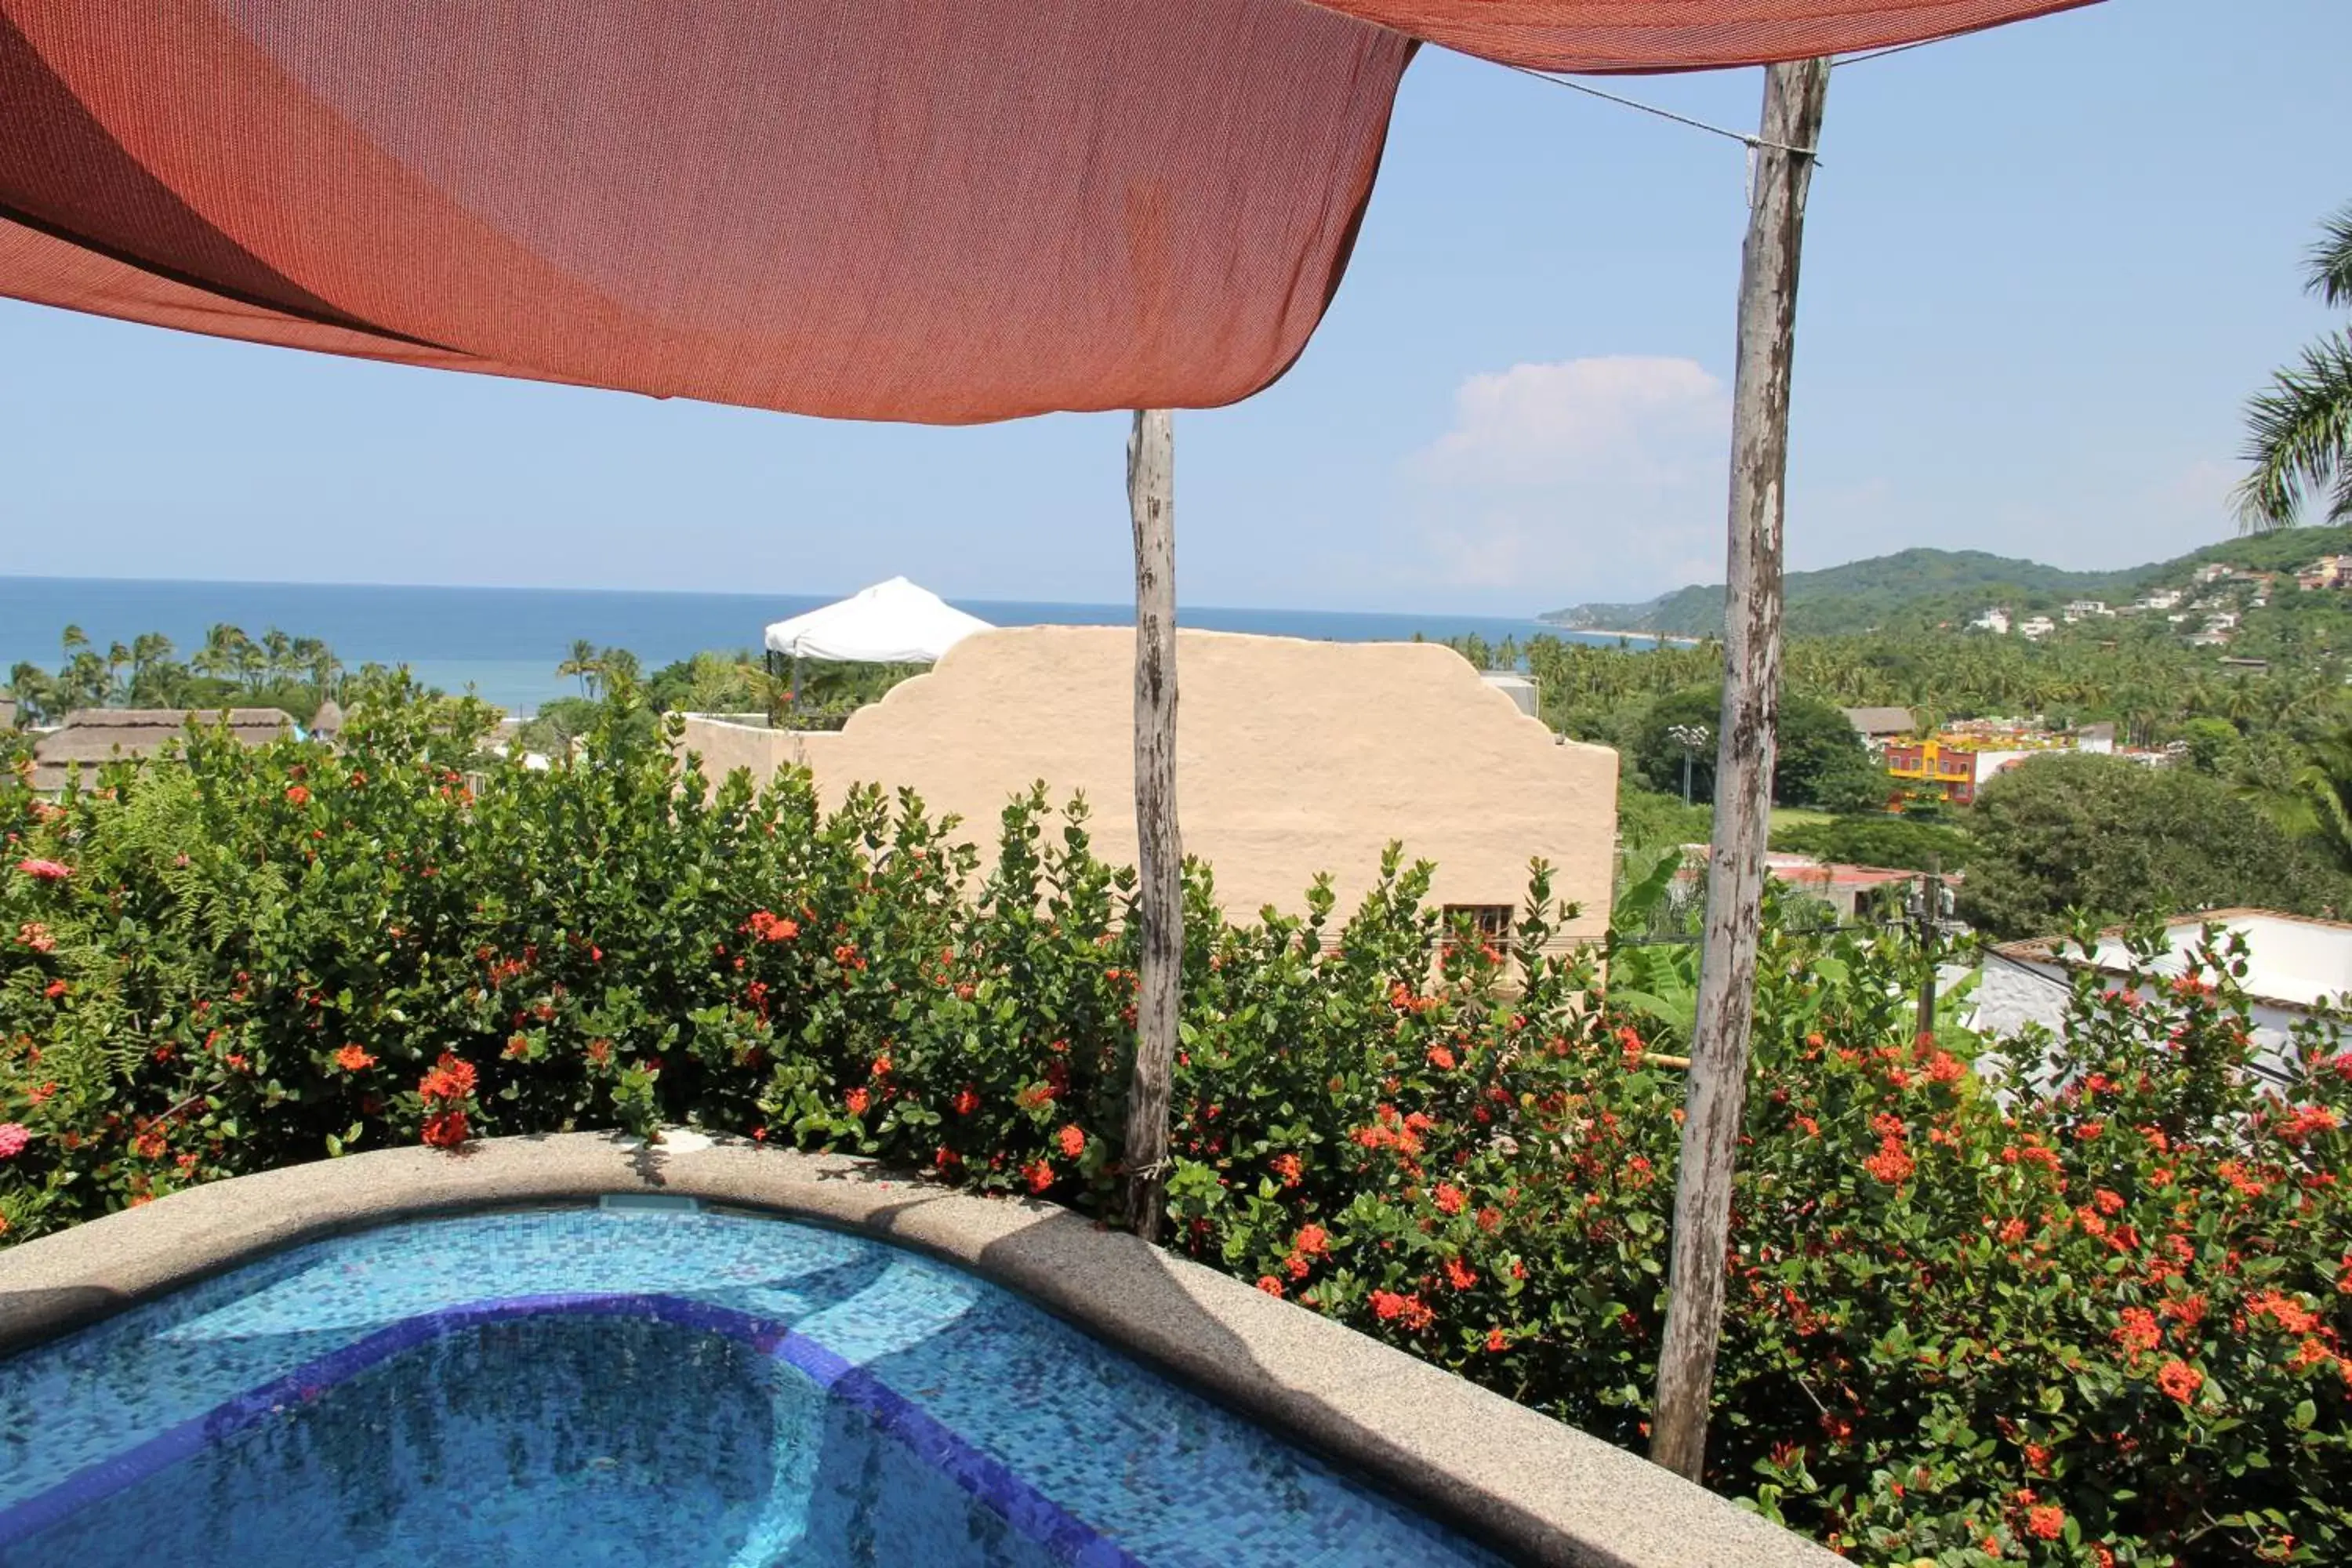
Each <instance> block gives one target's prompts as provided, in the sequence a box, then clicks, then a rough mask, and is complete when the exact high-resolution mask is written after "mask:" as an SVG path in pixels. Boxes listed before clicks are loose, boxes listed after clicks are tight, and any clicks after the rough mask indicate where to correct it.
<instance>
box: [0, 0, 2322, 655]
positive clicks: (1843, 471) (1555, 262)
mask: <svg viewBox="0 0 2352 1568" xmlns="http://www.w3.org/2000/svg"><path fill="white" fill-rule="evenodd" d="M2347 59H2352V5H2347V4H2345V0H2241V3H2239V4H2235V5H2216V4H2214V0H2108V3H2107V4H2105V5H2097V6H2094V7H2091V8H2090V9H2088V10H2084V11H2078V12H2074V13H2071V14H2067V15H2063V16H2056V17H2052V18H2047V19H2045V20H2042V21H2039V22H2034V23H2029V24H2025V25H2023V26H2016V27H2012V28H2009V29H2005V30H2002V31H2000V32H1996V33H1991V34H1985V35H1979V36H1977V37H1969V38H1962V39H1958V40H1954V41H1952V42H1949V43H1946V44H1940V45H1937V46H1934V47H1927V48H1923V49H1917V50H1914V51H1911V52H1909V53H1906V54H1902V55H1897V56H1894V57H1891V58H1885V59H1880V60H1873V61H1867V62H1864V63H1861V64H1858V65H1855V66H1853V67H1852V68H1848V69H1844V70H1842V71H1841V72H1839V73H1838V74H1837V75H1836V76H1835V77H1834V78H1833V79H1832V85H1831V89H1830V99H1829V113H1828V132H1827V134H1826V136H1825V138H1824V142H1823V158H1824V166H1823V167H1822V171H1821V173H1820V174H1818V175H1817V176H1816V178H1815V181H1814V184H1813V193H1812V207H1811V226H1810V230H1809V233H1808V236H1807V246H1806V257H1805V268H1804V278H1803V289H1802V296H1801V310H1800V321H1799V341H1798V353H1797V382H1796V391H1795V408H1796V412H1795V427H1794V433H1793V439H1794V458H1793V460H1792V467H1791V474H1790V526H1789V549H1790V563H1791V564H1792V565H1794V566H1797V567H1808V566H1820V565H1828V564H1832V563H1836V562H1839V561H1843V560H1849V559H1853V558H1854V557H1857V556H1861V555H1868V554H1876V553H1881V552H1885V551H1888V550H1894V549H1899V548H1902V547H1904V546H1906V545H1913V544H1934V545H1943V546H1947V547H1952V548H1961V547H1975V548H1981V549H1987V550H1993V551H1998V552H2004V553H2013V554H2024V555H2031V556H2034V557H2036V558H2039V559H2042V560H2044V561H2049V562H2052V563H2057V564H2061V565H2068V566H2100V565H2120V564H2125V563H2134V562H2138V561H2143V560H2147V559H2149V558H2152V557H2156V556H2160V555H2166V554H2171V553H2175V552H2179V551H2181V550H2185V549H2188V548H2190V547H2193V546H2194V545H2197V544H2200V543H2203V542H2209V541H2210V540H2212V539H2215V538H2219V537H2221V536H2222V535H2223V534H2224V533H2226V532H2227V531H2229V528H2230V522H2229V520H2228V517H2227V514H2226V510H2225V508H2224V505H2223V499H2222V498H2223V492H2224V491H2225V490H2226V489H2227V487H2228V484H2229V482H2230V480H2231V478H2232V477H2233V476H2234V474H2235V472H2236V464H2235V453H2236V451H2237V448H2238V445H2239V430H2238V411H2239V408H2240V406H2241V405H2242V401H2243V399H2244V397H2245V395H2247V394H2248V393H2249V392H2250V391H2252V389H2253V388H2254V387H2255V386H2256V385H2257V384H2259V383H2260V381H2261V380H2262V378H2263V376H2264V375H2265V374H2266V373H2267V372H2268V371H2269V369H2270V368H2271V367H2273V365H2275V364H2277V363H2282V362H2283V361H2284V359H2285V358H2286V357H2287V356H2288V355H2290V354H2291V353H2293V352H2294V350H2295V348H2296V347H2297V345H2299V344H2300V343H2301V342H2303V341H2305V339H2307V338H2309V337H2311V336H2313V335H2315V333H2316V332H2318V331H2321V330H2323V329H2324V328H2325V327H2326V325H2327V324H2328V318H2327V314H2326V312H2325V311H2323V310H2322V309H2321V308H2320V307H2319V306H2318V305H2317V304H2316V303H2315V302H2314V301H2312V300H2308V299H2306V298H2305V297H2304V296H2303V295H2302V294H2301V293H2300V291H2299V276H2298V266H2299V262H2300V258H2301V257H2302V255H2303V253H2304V251H2305V248H2306V247H2307V246H2308V245H2309V243H2310V240H2311V238H2312V237H2313V234H2314V232H2315V225H2316V224H2317V222H2318V220H2319V219H2320V218H2321V217H2322V216H2324V215H2325V214H2326V213H2327V212H2329V211H2330V210H2332V209H2333V208H2335V207H2336V206H2337V205H2340V204H2342V203H2344V202H2346V201H2347V200H2352V93H2347V92H2346V91H2345V90H2344V80H2343V63H2344V62H2345V61H2346V60H2347ZM1607 85H1610V86H1612V88H1613V89H1616V90H1620V91H1625V92H1629V93H1631V94H1633V95H1635V96H1639V97H1643V98H1645V99H1647V100H1652V101H1654V102H1658V103H1661V104H1665V105H1670V106H1672V107H1674V108H1675V109H1677V110H1683V111H1685V112H1687V113H1691V114H1695V115H1697V116H1700V117H1702V118H1706V119H1708V120H1712V121H1717V122H1718V123H1721V124H1726V125H1730V126H1734V127H1747V126H1749V125H1751V124H1752V123H1753V122H1754V120H1755V116H1756V111H1757V105H1758V99H1759V76H1758V73H1756V72H1753V71H1741V72H1727V73H1720V74H1716V75H1709V76H1704V77H1685V78H1671V79H1630V80H1624V81H1618V82H1612V83H1610V84H1607ZM1743 181H1744V153H1742V151H1741V149H1740V148H1738V146H1736V145H1734V144H1732V143H1729V142H1721V141H1717V140H1716V139H1714V138H1711V137H1707V136H1705V135H1702V134H1700V133H1698V132H1693V131H1689V130H1685V129H1683V128H1681V127H1678V126H1674V125H1669V124H1666V123H1664V122H1661V121H1653V120H1649V119H1646V118H1644V117H1642V116H1638V115H1635V114H1633V113H1632V112H1630V111H1628V110H1622V109H1619V108H1615V107H1612V106H1610V105H1606V104H1601V103H1597V102H1594V101H1592V100H1588V99H1586V98H1584V97H1582V96H1580V95H1579V94H1576V93H1572V92H1570V91H1568V90H1565V89H1561V88H1559V87H1556V86H1552V85H1549V84H1547V83H1544V82H1540V81H1537V80H1533V79H1528V78H1527V77H1524V76H1519V75H1516V74H1513V73H1510V72H1507V71H1504V70H1501V69H1499V68H1495V67H1491V66H1486V65H1484V64H1481V63H1479V62H1475V61H1472V60H1467V59H1464V58H1458V57H1455V56H1451V55H1448V54H1445V53H1444V52H1442V51H1437V50H1424V51H1423V53H1422V56H1421V58H1419V59H1418V60H1417V61H1416V62H1415V64H1414V65H1413V67H1412V70H1411V71H1410V72H1409V73H1408V74H1407V76H1406V79H1405V83H1404V89H1403V92H1402V98H1401V100H1400V103H1399V107H1398V112H1397V118H1396V124H1395V127H1394V132H1393V134H1392V136H1391V142H1390V149H1389V154H1388V159H1387V162H1386V164H1385V166H1384V168H1383V172H1382V174H1381V185H1380V189H1379V190H1378V192H1377V193H1376V194H1375V195H1374V197H1373V200H1372V206H1371V211H1370V215H1369V217H1368V219H1367V221H1366V223H1365V226H1364V229H1363V234H1362V237H1361V240H1360V244H1359V245H1358V247H1357V250H1356V254H1355V259H1354V262H1353V265H1352V267H1351V268H1350V270H1349V277H1348V279H1347V282H1346V284H1345V285H1344V287H1343V288H1342V289H1341V290H1340V293H1339V299H1338V300H1337V301H1336V303H1335V304H1334V306H1333V309H1332V310H1331V312H1330V314H1329V316H1328V319H1327V320H1326V321H1325V322H1324V325H1323V327H1322V330H1321V331H1320V332H1319V333H1318V336H1317V338H1316V339H1315V341H1314V342H1313V343H1312V344H1311V345H1310V346H1309V347H1308V349H1307V353H1306V354H1305V356H1304V358H1303V359H1302V360H1301V361H1300V363H1298V364H1297V367H1296V368H1294V369H1293V370H1292V372H1291V373H1290V374H1289V375H1288V376H1287V377H1286V378H1285V379H1284V380H1283V381H1282V382H1280V383H1278V384H1276V385H1275V386H1274V387H1273V388H1271V389H1269V390H1268V391H1266V392H1265V393H1264V394H1262V395H1259V396H1257V397H1255V398H1254V399H1251V400H1250V401H1249V402H1247V403H1244V404H1243V405H1238V406H1236V407H1234V408H1230V409H1223V410H1217V411H1212V412H1203V413H1185V414H1181V415H1180V416H1179V417H1178V422H1177V428H1178V437H1177V442H1178V451H1177V538H1178V555H1179V582H1180V584H1181V593H1182V597H1183V598H1184V599H1185V600H1188V601H1190V602H1192V603H1194V604H1202V605H1279V606H1299V607H1315V608H1340V609H1398V610H1419V611H1438V610H1450V611H1459V612H1465V613H1491V614H1498V615H1508V614H1514V613H1521V612H1529V611H1536V610H1540V609H1545V608H1550V607H1554V606H1557V605H1562V604H1567V603H1570V602H1574V601H1578V600H1585V599H1601V598H1633V597H1643V596H1646V595H1650V594H1653V593H1656V592H1659V591H1661V590H1663V589H1665V588H1669V587H1673V586H1675V585H1677V584H1680V583H1683V582H1685V581H1692V580H1698V579H1709V580H1713V579H1719V577H1720V575H1721V571H1720V561H1721V549H1722V546H1721V539H1720V533H1721V526H1722V525H1721V514H1722V510H1723V501H1722V491H1723V479H1722V469H1723V462H1724V446H1725V440H1726V435H1725V428H1726V426H1725V409H1726V406H1727V387H1728V383H1729V380H1730V371H1731V363H1730V350H1731V321H1732V304H1733V293H1734V289H1735V285H1736V280H1737V277H1738V245H1739V237H1740V232H1741V228H1742V225H1743V222H1744V217H1745V213H1744V208H1743V205H1742V185H1743ZM0 430H5V432H6V435H5V448H6V451H7V454H8V469H9V477H8V485H7V494H6V497H5V500H0V507H5V514H0V515H5V525H0V573H5V574H19V573H22V574H61V575H103V576H158V577H175V576H187V577H211V578H231V579H238V578H242V579H269V580H298V581H326V582H374V583H433V584H511V585H546V586H578V587H622V588H629V587H644V588H682V589H695V588H719V589H730V590H757V591H773V592H780V593H782V592H792V593H825V592H831V591H835V590H846V589H849V588H853V587H856V586H857V585H859V584H863V583H866V582H869V581H873V580H876V579H878V578H881V577H885V576H887V575H890V574H894V573H900V572H904V573H907V574H909V575H912V576H914V577H916V578H917V579H918V580H919V581H922V582H925V583H926V584H929V585H930V586H933V587H935V588H937V589H939V590H940V591H941V592H943V593H946V594H949V595H956V596H964V597H972V598H1008V599H1062V600H1084V601H1106V600H1117V599H1120V598H1123V597H1125V596H1126V595H1127V594H1128V593H1129V567H1128V539H1127V518H1126V507H1125V499H1124V494H1123V491H1122V482H1123V481H1122V455H1121V445H1122V442H1123V440H1124V436H1125V421H1124V418H1123V417H1122V416H1057V417H1052V418H1046V419H1039V420H1031V421H1026V422H1023V423H1019V424H1013V425H1003V426H988V427H983V428H979V429H970V430H938V429H925V428H916V427H907V426H858V425H848V424H832V423H824V422H820V421H815V420H807V419H798V418H792V417H787V416H777V415H772V414H761V413H754V412H750V411H745V410H740V409H729V408H719V407H712V406H709V405H696V404H688V403H657V402H654V401H651V400H647V399H644V398H636V397H629V396H624V395H614V394H604V393H595V392H584V391H580V390H577V389H571V388H562V387H551V386H541V385H533V384H522V383H504V382H497V381H491V380H488V379H485V378H479V377H473V376H462V375H447V374H433V373H430V372H424V371H415V370H404V369H398V368H393V367H386V366H378V365H372V364H362V363H353V362H347V361H338V360H333V359H329V358H325V357H321V356H315V355H308V354H300V353H289V352H287V351H282V350H274V349H265V348H257V347H250V346H246V345H239V344H231V343H224V342H209V341H206V340H204V339H200V338H194V337H188V336H184V335H180V334H175V333H170V332H163V331H154V330H152V329H146V328H139V327H131V326H124V325H121V324H117V323H113V322H108V321H97V320H93V319H89V318H83V317H78V316H74V315H70V314H68V313H64V312H59V311H54V310H43V309H39V308H36V307H30V306H24V305H17V304H14V303H8V302H0Z"/></svg>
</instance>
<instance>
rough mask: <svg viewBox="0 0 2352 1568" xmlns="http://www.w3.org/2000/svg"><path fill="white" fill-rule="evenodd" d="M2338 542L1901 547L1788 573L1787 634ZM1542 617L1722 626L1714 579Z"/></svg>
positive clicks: (2073, 594)
mask: <svg viewBox="0 0 2352 1568" xmlns="http://www.w3.org/2000/svg"><path fill="white" fill-rule="evenodd" d="M2347 551H2352V528H2293V529H2283V530H2281V531H2278V532H2275V533H2266V534H2256V535H2254V536H2252V537H2250V538H2244V539H2228V540H2224V541H2222V542H2221V543H2218V544H2209V545H2207V546H2206V547H2205V548H2203V549H2202V550H2198V551H2194V552H2190V553H2189V554H2187V555H2183V556H2180V557H2178V558H2177V559H2175V560H2171V561H2159V562H2152V563H2149V564H2147V565H2145V566H2131V567H2126V568H2123V569H2121V570H2119V571H2112V572H2065V571H2061V570H2060V569H2059V568H2057V567H2055V566H2044V565H2042V563H2040V562H2037V561H2020V560H2016V559H2013V558H2011V557H2009V556H2005V555H1990V554H1987V553H1986V552H1983V551H1981V550H1929V549H1917V550H1904V551H1898V552H1895V554H1893V555H1876V556H1873V557H1871V558H1870V559H1869V560H1867V561H1853V562H1849V563H1846V564H1845V565H1843V566H1831V567H1827V568H1825V569H1823V570H1822V571H1819V572H1791V573H1790V574H1789V576H1788V580H1787V584H1786V593H1787V603H1788V629H1789V631H1790V633H1791V634H1793V635H1797V636H1813V637H1834V636H1838V635H1840V634H1843V633H1849V632H1862V631H1869V630H1872V629H1874V628H1878V627H1887V626H1912V625H1918V624H1922V623H1927V624H1933V623H1936V622H1940V621H1955V622H1958V621H1966V620H1969V619H1971V618H1973V617H1974V616H1976V615H1977V614H1978V613H1979V612H1980V611H1982V610H1983V609H1984V608H1985V607H1986V606H1987V605H2007V606H2008V607H2009V608H2010V609H2011V610H2012V611H2014V612H2016V613H2017V614H2019V615H2030V614H2032V613H2033V612H2035V611H2037V610H2054V609H2055V608H2057V607H2058V606H2059V605H2063V604H2064V603H2065V602H2066V601H2067V600H2069V599H2081V598H2091V599H2109V600H2117V599H2120V600H2129V599H2131V598H2133V597H2135V596H2137V595H2140V594H2143V593H2147V592H2151V591H2153V590H2155V589H2158V588H2167V587H2179V586H2182V585H2183V584H2185V583H2186V582H2187V580H2188V578H2189V575H2190V574H2192V573H2194V572H2195V571H2196V570H2197V568H2199V567H2200V566H2202V565H2204V564H2206V563H2209V562H2220V563H2222V564H2223V565H2227V566H2234V567H2241V568H2243V569H2245V570H2248V571H2257V572H2284V571H2292V570H2294V568H2296V567H2299V566H2302V565H2304V564H2305V563H2308V562H2310V561H2312V560H2313V559H2315V558H2316V557H2318V556H2321V555H2330V554H2336V553H2340V552H2347ZM1542 618H1543V619H1544V620H1547V621H1549V622H1551V623H1553V624H1554V625H1556V626H1592V627H1600V628H1603V629H1606V630H1611V631H1632V632H1664V633H1666V634H1668V635H1670V636H1676V637H1716V636H1720V635H1721V633H1722V631H1723V586H1722V584H1709V585H1707V586H1704V587H1696V586H1694V587H1688V588H1677V589H1675V591H1674V592H1672V593H1670V594H1662V595H1659V596H1658V597H1656V598H1654V599H1652V600H1649V601H1648V602H1646V603H1644V604H1638V605H1601V604H1595V605H1572V606H1570V608H1568V609H1565V610H1554V611H1551V612H1550V613H1549V614H1547V615H1545V616H1543V617H1542Z"/></svg>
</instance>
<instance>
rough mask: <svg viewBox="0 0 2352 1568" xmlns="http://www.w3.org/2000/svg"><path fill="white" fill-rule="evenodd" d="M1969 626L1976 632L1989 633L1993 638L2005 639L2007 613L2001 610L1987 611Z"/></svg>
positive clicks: (2007, 631) (2007, 633)
mask: <svg viewBox="0 0 2352 1568" xmlns="http://www.w3.org/2000/svg"><path fill="white" fill-rule="evenodd" d="M1969 626H1970V627H1971V628H1973V629H1975V630H1977V631H1980V632H1990V633H1992V634H1993V635H1994V636H1995V637H2007V636H2008V635H2009V612H2008V611H2007V610H2001V609H1993V610H1987V611H1986V612H1985V613H1984V614H1983V615H1981V616H1978V617H1977V618H1976V619H1975V620H1973V621H1970V622H1969Z"/></svg>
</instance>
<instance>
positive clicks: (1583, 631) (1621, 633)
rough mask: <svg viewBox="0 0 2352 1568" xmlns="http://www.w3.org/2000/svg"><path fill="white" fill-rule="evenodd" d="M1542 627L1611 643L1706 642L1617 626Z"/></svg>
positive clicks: (1689, 644)
mask: <svg viewBox="0 0 2352 1568" xmlns="http://www.w3.org/2000/svg"><path fill="white" fill-rule="evenodd" d="M1543 626H1544V629H1545V630H1547V631H1550V632H1573V633H1575V634H1576V635H1577V636H1578V637H1599V638H1603V639H1607V640H1612V641H1614V640H1616V639H1619V638H1622V639H1623V640H1624V641H1626V642H1665V643H1673V644H1674V645H1675V646H1676V647H1697V646H1698V645H1699V644H1701V643H1703V642H1705V641H1706V638H1705V637H1685V636H1683V635H1682V634H1681V633H1679V632H1640V631H1627V630H1624V629H1622V628H1621V627H1617V626H1571V625H1570V624H1569V623H1568V622H1566V621H1549V620H1548V621H1545V622H1544V623H1543Z"/></svg>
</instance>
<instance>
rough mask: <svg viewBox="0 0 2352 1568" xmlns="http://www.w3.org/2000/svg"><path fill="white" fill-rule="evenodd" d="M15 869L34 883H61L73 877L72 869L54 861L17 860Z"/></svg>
mask: <svg viewBox="0 0 2352 1568" xmlns="http://www.w3.org/2000/svg"><path fill="white" fill-rule="evenodd" d="M16 869H18V870H19V871H22V872H23V873H25V875H26V876H27V877H30V878H32V879H33V880H35V881H36V882H62V881H64V880H65V879H67V878H68V877H70V876H72V875H73V868H72V867H70V866H68V865H65V864H63V863H62V862H60V861H56V860H41V859H31V860H19V861H17V862H16Z"/></svg>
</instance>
